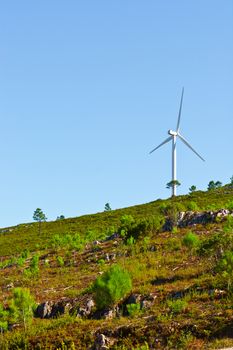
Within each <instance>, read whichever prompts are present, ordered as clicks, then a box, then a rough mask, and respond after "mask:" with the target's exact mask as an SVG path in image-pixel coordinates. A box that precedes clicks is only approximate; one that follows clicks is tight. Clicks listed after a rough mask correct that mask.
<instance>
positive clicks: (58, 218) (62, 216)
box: [56, 215, 65, 221]
mask: <svg viewBox="0 0 233 350" xmlns="http://www.w3.org/2000/svg"><path fill="white" fill-rule="evenodd" d="M64 219H65V216H64V215H59V216H57V218H56V220H57V221H58V220H64Z"/></svg>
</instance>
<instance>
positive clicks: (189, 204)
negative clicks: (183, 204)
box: [187, 201, 199, 211]
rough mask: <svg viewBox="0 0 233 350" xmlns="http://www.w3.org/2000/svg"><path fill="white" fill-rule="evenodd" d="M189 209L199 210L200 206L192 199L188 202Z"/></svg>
mask: <svg viewBox="0 0 233 350" xmlns="http://www.w3.org/2000/svg"><path fill="white" fill-rule="evenodd" d="M187 209H188V210H192V211H198V210H199V207H198V205H197V203H196V202H193V201H191V202H189V203H188V204H187Z"/></svg>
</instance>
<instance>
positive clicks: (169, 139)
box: [150, 136, 172, 154]
mask: <svg viewBox="0 0 233 350" xmlns="http://www.w3.org/2000/svg"><path fill="white" fill-rule="evenodd" d="M171 140H172V136H169V137H168V138H167V139H166V140H165V141H163V142H162V143H160V145H158V146H157V147H155V148H154V149H152V151H150V154H151V153H152V152H154V151H156V150H157V149H158V148H159V147H161V146H163V145H164V144H165V143H167V142H169V141H171Z"/></svg>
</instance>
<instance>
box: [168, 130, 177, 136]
mask: <svg viewBox="0 0 233 350" xmlns="http://www.w3.org/2000/svg"><path fill="white" fill-rule="evenodd" d="M168 134H169V135H171V136H177V135H178V133H177V132H176V131H173V130H168Z"/></svg>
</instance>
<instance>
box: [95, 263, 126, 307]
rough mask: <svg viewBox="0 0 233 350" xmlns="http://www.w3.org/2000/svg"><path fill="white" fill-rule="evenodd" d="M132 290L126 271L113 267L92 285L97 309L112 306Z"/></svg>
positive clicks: (116, 266) (119, 267)
mask: <svg viewBox="0 0 233 350" xmlns="http://www.w3.org/2000/svg"><path fill="white" fill-rule="evenodd" d="M131 288H132V281H131V277H130V275H129V273H128V271H127V270H125V269H123V268H122V267H121V266H119V265H113V266H111V267H110V268H109V270H107V271H106V272H104V273H103V275H101V276H100V277H98V278H97V279H96V281H95V282H94V284H93V292H94V298H95V302H96V306H97V308H98V309H102V308H105V307H108V306H113V305H114V304H115V303H116V302H118V301H119V300H120V299H121V298H123V297H124V296H125V295H126V294H127V293H128V292H129V291H130V290H131Z"/></svg>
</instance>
